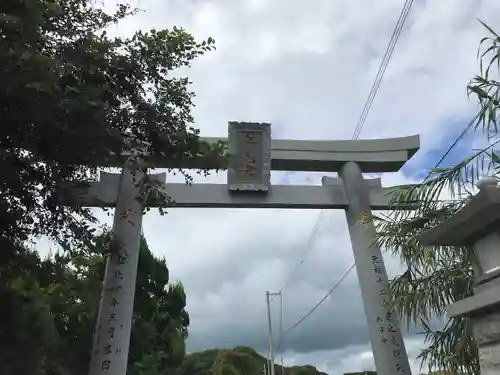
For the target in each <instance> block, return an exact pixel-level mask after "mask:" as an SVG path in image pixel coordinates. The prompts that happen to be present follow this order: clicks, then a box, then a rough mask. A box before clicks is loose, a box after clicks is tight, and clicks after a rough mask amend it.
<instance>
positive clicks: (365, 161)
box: [204, 135, 420, 173]
mask: <svg viewBox="0 0 500 375" xmlns="http://www.w3.org/2000/svg"><path fill="white" fill-rule="evenodd" d="M204 140H207V141H209V142H217V141H225V139H218V138H204ZM419 149H420V137H419V136H418V135H413V136H409V137H400V138H386V139H366V140H365V139H363V140H340V141H318V140H288V139H272V140H271V169H272V170H278V171H303V172H338V171H339V170H340V168H341V167H342V165H343V164H345V163H346V162H348V161H354V162H356V163H358V164H359V166H360V167H361V170H362V171H363V172H368V173H381V172H397V171H399V170H400V169H401V167H402V166H403V165H404V164H405V163H406V162H407V161H408V160H409V159H411V157H412V156H413V155H415V153H416V152H417V151H418V150H419Z"/></svg>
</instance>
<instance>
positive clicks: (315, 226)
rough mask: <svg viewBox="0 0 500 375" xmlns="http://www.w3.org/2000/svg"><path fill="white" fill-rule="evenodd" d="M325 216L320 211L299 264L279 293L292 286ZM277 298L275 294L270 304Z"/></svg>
mask: <svg viewBox="0 0 500 375" xmlns="http://www.w3.org/2000/svg"><path fill="white" fill-rule="evenodd" d="M325 214H326V211H324V210H321V211H320V213H319V215H318V217H317V218H316V222H315V223H314V227H313V229H312V230H311V232H310V233H309V236H308V237H307V241H306V242H305V244H304V246H303V247H302V251H301V252H300V254H299V258H298V260H297V262H296V263H295V265H294V267H293V268H292V271H291V272H290V274H289V275H288V277H287V278H286V280H285V282H284V284H283V286H282V287H281V289H280V290H279V292H278V293H281V292H283V290H284V289H285V288H286V287H287V286H288V285H289V284H290V282H291V281H292V279H293V276H295V273H296V272H297V269H298V268H299V266H300V265H301V264H302V263H304V260H305V257H306V255H307V253H308V252H309V251H310V249H311V248H312V244H313V243H314V240H315V239H316V234H317V233H318V231H319V228H320V227H321V221H322V219H323V217H324V215H325ZM276 296H277V294H275V295H274V296H273V298H271V301H270V302H272V301H273V300H274V298H276Z"/></svg>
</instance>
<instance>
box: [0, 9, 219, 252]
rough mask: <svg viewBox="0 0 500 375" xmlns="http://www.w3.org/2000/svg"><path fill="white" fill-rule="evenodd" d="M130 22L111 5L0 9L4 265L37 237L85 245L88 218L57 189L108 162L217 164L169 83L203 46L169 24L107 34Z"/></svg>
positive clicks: (181, 80)
mask: <svg viewBox="0 0 500 375" xmlns="http://www.w3.org/2000/svg"><path fill="white" fill-rule="evenodd" d="M134 13H135V10H133V9H131V8H130V7H129V6H128V5H119V6H118V7H117V10H116V12H115V13H113V14H108V13H106V12H105V11H103V10H102V9H100V8H98V7H97V6H96V4H95V2H94V1H92V0H2V1H1V2H0V66H1V67H2V69H1V70H0V82H2V85H1V86H0V121H1V125H2V126H0V170H1V172H2V176H3V177H2V181H1V182H0V212H1V217H0V231H1V232H2V244H1V245H2V252H1V254H2V257H3V258H4V259H3V261H7V259H6V258H7V257H9V256H10V255H11V254H12V253H13V251H14V250H19V247H20V246H22V245H23V243H25V241H26V240H29V239H31V238H33V237H34V236H38V235H47V236H49V237H51V238H52V239H54V240H56V241H58V242H59V243H61V244H62V245H63V246H64V247H65V248H70V247H73V248H75V247H78V246H80V245H82V244H85V245H89V244H90V243H92V242H93V240H94V239H95V237H94V236H93V232H92V231H91V230H90V229H89V225H88V224H89V222H92V220H93V215H92V213H91V212H90V211H89V210H87V209H84V208H82V207H80V206H79V205H78V204H77V202H75V201H74V200H73V199H71V197H70V196H68V192H67V191H66V190H65V189H64V188H63V187H64V186H65V183H67V182H75V183H77V182H82V181H87V180H92V179H95V178H96V177H97V167H98V166H111V165H120V164H121V163H122V161H121V160H117V157H116V155H121V154H123V153H128V154H132V153H133V151H134V150H137V149H138V148H140V149H141V150H142V151H143V152H144V153H146V154H147V155H150V156H151V159H158V158H163V159H168V160H171V161H172V163H175V162H178V161H180V160H184V161H189V160H193V159H197V160H198V161H199V162H198V163H197V164H198V165H200V163H201V166H202V169H205V167H206V168H208V167H211V168H214V167H217V166H218V165H219V161H220V155H221V153H222V151H223V149H222V145H220V144H216V145H209V144H207V143H205V142H201V141H200V139H199V137H198V130H197V129H195V128H193V127H192V125H191V123H192V122H193V118H192V116H191V108H192V106H193V97H194V93H193V92H191V91H189V84H190V81H189V80H188V78H187V77H179V76H178V75H177V76H173V75H172V72H173V71H174V70H175V69H177V68H180V67H189V66H190V63H191V62H192V60H194V59H195V58H196V57H198V56H200V55H202V54H204V53H205V52H207V51H210V50H212V49H213V48H214V47H213V43H214V41H213V39H211V38H209V39H208V40H206V41H202V42H196V41H195V40H194V38H193V37H192V36H191V35H190V34H189V33H187V32H186V31H184V30H183V29H180V28H176V27H174V28H172V29H171V30H151V31H149V32H140V31H139V32H136V33H135V34H134V35H133V36H132V37H130V38H117V37H110V36H109V35H108V34H107V33H106V29H107V28H108V27H110V26H112V25H114V24H116V23H118V22H119V21H121V20H123V19H124V18H126V17H127V16H130V15H133V14H134ZM113 155H115V156H113ZM200 161H201V162H200ZM203 163H204V164H203ZM148 166H150V165H147V164H141V165H139V166H137V168H142V169H145V168H147V167H148ZM186 176H187V175H186ZM187 178H189V177H188V176H187ZM63 203H64V204H63ZM82 219H83V220H82Z"/></svg>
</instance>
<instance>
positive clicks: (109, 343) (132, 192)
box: [89, 168, 143, 375]
mask: <svg viewBox="0 0 500 375" xmlns="http://www.w3.org/2000/svg"><path fill="white" fill-rule="evenodd" d="M142 178H143V175H142V173H139V172H135V176H134V173H133V172H131V170H129V169H128V168H123V170H122V174H121V176H120V183H119V193H118V201H117V203H116V208H115V216H114V222H113V246H112V247H111V248H110V249H109V250H110V252H109V255H108V258H107V262H106V272H105V275H104V282H103V291H102V296H101V301H100V304H99V313H98V317H97V327H96V331H95V333H94V342H93V346H92V353H91V360H90V366H89V374H90V375H125V374H126V371H127V359H128V351H129V343H130V330H131V325H132V315H133V309H134V294H135V283H136V276H137V263H138V260H139V244H140V239H141V228H142V210H143V205H142V203H141V202H140V200H139V199H137V198H139V197H140V193H141V191H140V190H141V189H140V186H139V183H140V181H141V180H142Z"/></svg>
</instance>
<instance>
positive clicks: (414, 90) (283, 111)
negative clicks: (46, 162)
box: [106, 0, 500, 375]
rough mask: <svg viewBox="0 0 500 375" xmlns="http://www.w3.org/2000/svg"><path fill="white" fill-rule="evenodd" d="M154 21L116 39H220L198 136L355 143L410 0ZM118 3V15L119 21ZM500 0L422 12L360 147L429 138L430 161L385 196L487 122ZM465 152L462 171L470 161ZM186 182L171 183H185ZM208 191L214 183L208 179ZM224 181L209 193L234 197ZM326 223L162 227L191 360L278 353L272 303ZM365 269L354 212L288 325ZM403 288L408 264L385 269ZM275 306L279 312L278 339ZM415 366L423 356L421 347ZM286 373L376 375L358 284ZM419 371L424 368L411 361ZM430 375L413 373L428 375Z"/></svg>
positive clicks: (320, 242) (229, 10)
mask: <svg viewBox="0 0 500 375" xmlns="http://www.w3.org/2000/svg"><path fill="white" fill-rule="evenodd" d="M131 1H132V5H137V6H139V7H140V8H142V9H144V12H142V13H140V14H138V15H137V16H135V17H134V18H132V19H130V20H128V21H127V22H125V23H123V24H121V25H120V26H119V27H118V29H116V30H114V32H115V33H119V34H122V35H125V34H127V35H130V34H131V33H132V32H133V31H135V30H137V29H143V30H146V29H150V28H153V27H154V28H157V29H161V28H170V27H172V26H173V25H177V26H182V27H184V28H186V29H187V30H188V31H190V32H192V33H193V34H194V35H195V36H196V37H197V38H200V39H202V38H207V37H209V36H211V37H214V38H215V40H216V46H217V50H216V51H215V52H211V53H209V54H208V55H206V56H204V57H202V58H200V59H199V60H197V61H196V62H195V63H194V65H193V68H192V69H191V71H190V72H189V76H190V78H191V79H192V81H193V82H194V84H193V87H192V88H193V90H194V91H195V92H196V94H197V97H196V101H195V102H196V108H195V109H194V115H195V120H196V125H197V127H199V128H200V129H201V132H202V135H204V136H220V137H225V136H226V132H227V122H228V121H259V122H263V121H267V122H271V123H272V133H273V136H274V137H279V138H294V139H350V138H351V137H352V133H353V131H354V128H355V125H356V123H357V120H358V117H359V115H360V111H361V110H362V107H363V104H364V102H365V100H366V97H367V95H368V93H369V90H370V87H371V84H372V82H373V80H374V78H375V75H376V72H377V69H378V67H379V64H380V62H381V59H382V56H383V54H384V52H385V48H386V46H387V44H388V42H389V39H390V36H391V33H392V30H393V28H394V26H395V23H396V21H397V18H398V16H399V13H400V11H401V8H402V5H403V3H404V0H372V1H366V0H314V1H304V0H302V1H298V0H248V1H247V0H139V2H138V3H134V1H137V0H131ZM110 4H111V3H110V2H106V5H107V6H109V5H110ZM477 18H481V19H482V20H484V21H486V22H487V23H489V24H490V25H492V26H497V25H498V24H499V21H500V1H498V0H439V1H429V0H427V1H425V0H416V1H415V5H414V7H413V10H412V13H411V14H410V16H409V18H408V21H407V24H406V26H405V28H404V30H403V33H402V35H401V38H400V41H399V44H398V46H397V47H396V50H395V52H394V55H393V58H392V61H391V63H390V64H389V67H388V69H387V72H386V75H385V79H384V81H383V83H382V86H381V89H380V90H379V94H378V96H377V98H376V100H375V102H374V104H373V107H372V111H371V113H370V115H369V117H368V120H367V122H366V125H365V127H364V129H363V131H362V133H361V138H379V137H395V136H406V135H412V134H420V135H421V144H422V147H421V151H420V152H419V153H418V154H417V155H416V156H415V158H414V160H412V161H411V162H410V163H408V165H407V166H406V167H405V168H404V169H403V171H402V172H401V173H394V174H390V175H384V176H383V181H384V184H385V185H387V186H389V185H392V184H396V183H397V184H399V183H406V182H411V181H415V180H416V179H418V178H421V176H422V174H423V171H424V170H425V169H428V168H431V167H433V163H435V161H436V160H437V159H439V157H440V156H441V154H442V153H443V152H444V149H445V148H447V147H448V146H449V145H450V144H451V142H452V141H453V139H452V138H453V136H454V135H456V134H457V133H459V132H460V131H461V130H462V129H463V127H464V126H465V124H466V122H467V120H469V118H470V116H471V114H472V113H473V111H474V103H471V102H469V101H468V99H467V95H466V84H467V82H468V81H469V79H470V78H472V77H473V75H474V74H475V73H477V72H478V69H479V65H478V62H477V59H476V53H477V48H478V43H479V41H480V38H481V37H482V36H484V35H485V31H484V30H483V29H482V27H481V26H480V25H479V23H478V21H477ZM471 142H472V140H471V141H470V142H469V140H468V139H467V140H465V141H464V143H463V144H462V145H461V146H460V147H459V148H457V151H456V152H455V153H453V154H452V157H456V158H458V157H460V156H461V155H463V154H464V153H465V152H467V151H470V149H471V147H472V143H471ZM175 179H177V178H173V179H172V180H175ZM320 179H321V174H303V173H292V174H287V175H284V174H283V173H276V174H274V175H273V181H274V182H275V183H276V182H277V181H281V182H282V183H289V184H320ZM196 181H198V182H200V181H202V179H200V178H197V179H196ZM224 181H225V174H224V173H223V174H220V175H213V176H210V177H209V178H207V179H205V182H219V183H221V182H224ZM318 215H319V212H318V211H298V210H297V211H283V210H212V209H182V210H181V209H177V210H175V209H174V210H171V212H170V213H169V214H168V215H167V216H166V217H160V216H159V214H157V213H155V212H151V213H149V214H148V215H147V217H146V218H145V221H144V232H145V234H146V237H147V240H148V242H149V245H150V247H151V249H152V251H153V252H154V253H155V254H156V255H158V256H165V257H166V259H167V261H168V265H169V268H170V271H171V275H172V277H173V279H176V280H181V281H182V282H183V283H184V285H185V288H186V292H187V296H188V310H189V313H190V315H191V326H190V330H189V342H188V346H189V350H190V351H198V350H203V349H208V348H213V347H233V346H236V345H249V346H252V347H254V348H255V349H257V350H259V351H265V350H266V340H267V338H266V324H267V322H266V309H265V295H264V293H265V291H266V290H269V291H271V292H275V291H278V290H279V289H280V288H281V287H282V285H283V283H284V282H285V280H286V279H287V277H288V276H289V274H290V272H291V270H292V269H293V268H294V266H295V264H296V263H297V261H298V260H299V257H300V255H301V253H302V252H303V251H304V246H305V244H306V241H307V237H308V235H309V233H310V231H311V230H312V228H313V226H314V224H315V222H316V220H317V218H318ZM352 262H353V257H352V254H351V246H350V241H349V235H348V232H347V226H346V223H345V216H344V213H343V212H341V211H335V212H327V213H326V214H324V215H323V216H322V220H321V222H320V229H319V231H318V233H317V236H316V237H315V241H314V242H313V243H312V244H310V246H308V248H307V252H306V255H305V257H304V260H303V263H302V264H301V265H300V266H299V267H298V268H297V269H296V273H295V277H294V278H293V280H292V282H291V283H289V285H288V286H287V288H286V289H285V290H284V291H283V300H284V326H285V328H286V327H288V326H290V325H292V324H293V323H295V322H296V321H297V320H298V319H299V318H301V317H302V316H303V315H304V314H305V313H306V312H307V311H308V310H309V309H310V308H311V307H313V306H314V305H315V304H316V303H317V302H318V301H319V300H320V299H321V298H322V297H323V295H324V294H325V293H326V291H327V290H328V289H329V288H330V287H331V285H333V283H334V282H335V281H336V280H337V279H338V278H339V277H340V276H341V275H342V274H343V273H344V272H345V271H346V270H347V269H348V268H349V267H350V265H351V264H352ZM387 262H388V263H387V264H388V268H389V271H390V272H391V274H392V275H394V274H395V273H396V272H398V269H399V266H398V261H397V260H396V259H388V260H387ZM277 301H278V300H277V299H276V300H275V301H274V302H273V305H272V308H273V315H274V319H275V320H274V324H275V327H277V325H278V319H277V317H278V312H279V311H278V309H279V305H278V303H277ZM406 345H407V348H408V350H409V352H410V355H411V357H412V358H415V356H416V354H417V353H418V351H419V350H420V348H421V347H422V345H423V342H422V339H421V337H420V336H416V335H414V334H410V335H408V336H407V338H406ZM282 349H283V350H284V353H282V354H283V357H284V361H285V364H287V365H292V364H311V365H314V366H316V367H318V368H319V369H320V370H323V371H326V372H328V373H330V374H331V375H334V374H341V373H343V372H348V371H349V372H351V371H358V370H366V369H371V368H373V359H372V357H371V352H370V348H369V345H368V336H367V329H366V327H365V318H364V313H363V309H362V304H361V298H360V292H359V287H358V283H357V276H356V273H355V272H352V273H351V274H350V276H349V277H348V278H347V279H346V281H345V282H344V283H343V284H342V285H341V287H340V288H339V289H338V290H337V291H336V292H335V293H334V294H333V295H332V296H331V298H329V299H328V300H326V301H325V302H324V303H323V304H322V306H321V307H320V308H319V309H318V310H317V311H316V312H315V313H314V314H313V315H312V316H311V317H310V318H309V319H307V320H306V321H304V322H303V323H302V324H301V325H300V326H299V327H298V328H297V329H295V330H294V331H292V332H291V333H290V335H289V336H288V337H287V339H286V340H285V341H284V343H283V346H282ZM412 360H413V359H412ZM418 367H419V366H418V363H415V364H414V369H415V370H414V372H415V373H416V372H417V370H416V369H417V368H418Z"/></svg>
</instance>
